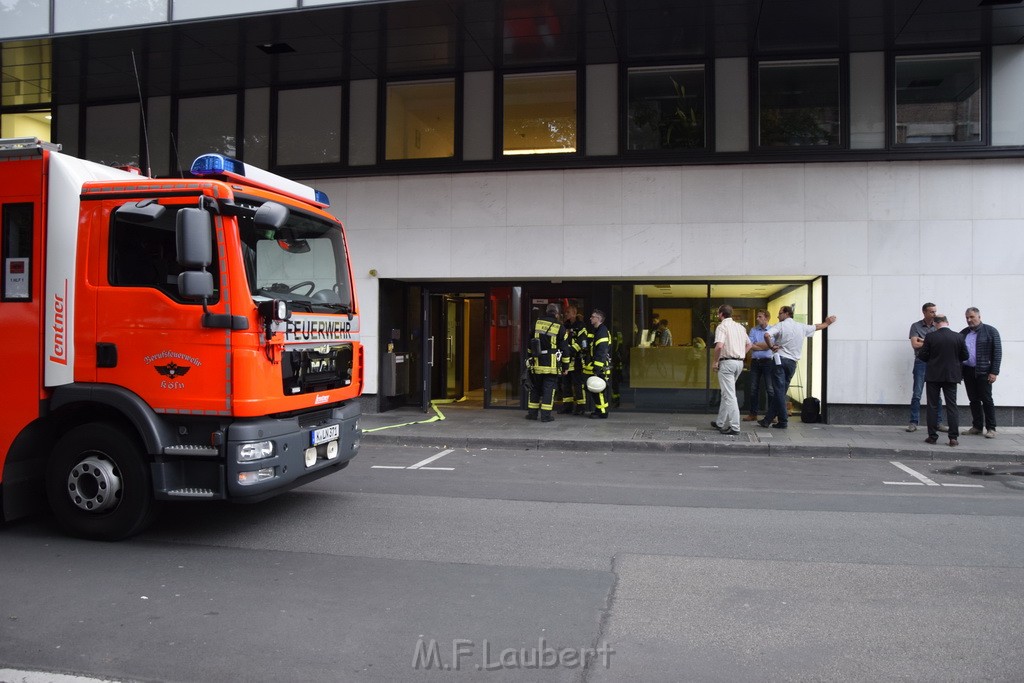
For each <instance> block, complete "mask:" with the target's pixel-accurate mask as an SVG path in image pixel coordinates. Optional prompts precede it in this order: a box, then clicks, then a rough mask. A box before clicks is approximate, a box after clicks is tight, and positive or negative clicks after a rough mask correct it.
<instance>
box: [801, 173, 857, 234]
mask: <svg viewBox="0 0 1024 683" xmlns="http://www.w3.org/2000/svg"><path fill="white" fill-rule="evenodd" d="M804 197H805V202H806V209H805V211H804V218H805V220H808V221H862V220H866V219H867V217H868V165H867V164H860V163H849V164H811V165H808V166H807V167H806V171H805V174H804Z"/></svg>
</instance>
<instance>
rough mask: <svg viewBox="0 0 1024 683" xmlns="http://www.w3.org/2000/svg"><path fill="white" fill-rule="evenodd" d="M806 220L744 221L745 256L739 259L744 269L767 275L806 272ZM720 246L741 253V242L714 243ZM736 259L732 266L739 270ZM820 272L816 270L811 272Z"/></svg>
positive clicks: (711, 245)
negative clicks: (804, 221)
mask: <svg viewBox="0 0 1024 683" xmlns="http://www.w3.org/2000/svg"><path fill="white" fill-rule="evenodd" d="M804 231H805V228H804V224H803V223H800V222H796V221H787V222H773V223H754V222H746V223H744V224H743V245H742V248H743V258H742V260H740V261H739V264H740V265H741V267H742V272H744V273H753V272H759V273H763V274H765V275H794V274H796V273H807V272H808V271H807V268H806V258H805V256H804ZM708 246H709V248H712V249H720V250H723V251H725V252H727V253H728V252H732V253H733V255H734V256H738V255H739V249H740V245H739V244H735V243H732V244H730V243H725V244H719V243H712V244H709V245H708ZM736 264H737V261H736V260H735V259H734V261H733V264H732V270H734V271H735V270H736ZM811 274H817V273H811Z"/></svg>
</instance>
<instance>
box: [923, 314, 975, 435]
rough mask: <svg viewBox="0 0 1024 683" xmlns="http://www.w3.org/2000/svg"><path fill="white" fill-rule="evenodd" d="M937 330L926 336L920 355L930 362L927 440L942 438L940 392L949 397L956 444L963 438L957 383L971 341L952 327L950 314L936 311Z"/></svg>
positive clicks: (949, 420) (926, 375)
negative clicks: (958, 407) (940, 430)
mask: <svg viewBox="0 0 1024 683" xmlns="http://www.w3.org/2000/svg"><path fill="white" fill-rule="evenodd" d="M934 322H935V331H934V332H932V333H931V334H929V335H927V336H926V337H925V338H924V343H923V344H922V345H921V350H920V351H919V352H918V354H917V357H918V358H919V359H921V360H923V361H924V362H925V363H927V364H928V367H927V368H926V369H925V372H924V381H925V384H926V385H927V391H928V438H927V439H925V442H926V443H935V442H936V441H938V440H939V392H940V391H941V392H942V395H943V396H942V397H943V398H944V399H945V400H946V423H947V424H948V425H949V445H950V446H956V445H957V444H958V443H959V441H958V439H959V438H960V416H959V414H958V413H957V407H956V385H957V384H959V383H960V379H961V377H962V375H963V371H962V368H963V366H962V365H961V364H962V363H963V362H964V361H965V360H967V357H968V353H967V343H966V342H965V341H964V338H963V337H962V336H961V335H959V334H957V333H956V332H954V331H953V330H951V329H949V318H947V317H946V316H944V315H936V316H935V319H934Z"/></svg>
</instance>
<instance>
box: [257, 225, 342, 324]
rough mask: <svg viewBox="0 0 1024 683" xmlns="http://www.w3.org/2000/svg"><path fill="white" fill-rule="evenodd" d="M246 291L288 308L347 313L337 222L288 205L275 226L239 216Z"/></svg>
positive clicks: (260, 298)
mask: <svg viewBox="0 0 1024 683" xmlns="http://www.w3.org/2000/svg"><path fill="white" fill-rule="evenodd" d="M239 230H240V235H241V239H242V252H243V257H244V259H245V267H246V275H247V277H248V280H249V291H250V293H251V294H252V295H253V298H254V299H255V300H256V301H263V300H266V299H280V300H283V301H286V302H288V305H289V306H290V307H292V308H295V309H299V310H309V311H323V312H328V311H329V312H341V313H348V312H351V310H352V290H351V287H350V285H349V273H348V266H347V261H346V258H345V254H346V249H345V241H344V236H343V233H342V231H341V226H339V225H338V224H337V223H332V222H329V221H326V220H323V219H321V218H318V217H315V216H311V215H308V214H303V213H300V212H298V211H295V210H292V211H291V214H290V216H289V217H288V221H287V223H285V224H284V225H283V226H282V227H280V228H278V229H277V230H273V229H264V228H260V227H257V226H256V225H255V224H254V222H253V221H252V219H251V218H248V217H242V216H240V217H239Z"/></svg>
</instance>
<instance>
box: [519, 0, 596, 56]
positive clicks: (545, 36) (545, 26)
mask: <svg viewBox="0 0 1024 683" xmlns="http://www.w3.org/2000/svg"><path fill="white" fill-rule="evenodd" d="M577 25H578V18H577V16H576V2H574V0H515V2H506V3H505V21H504V23H503V34H502V45H503V55H504V57H503V61H504V63H505V64H507V65H509V64H532V63H536V62H540V61H550V60H552V59H556V60H557V59H573V58H575V56H576V33H577Z"/></svg>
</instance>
